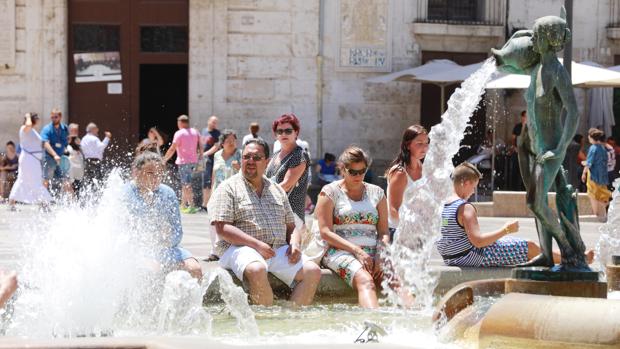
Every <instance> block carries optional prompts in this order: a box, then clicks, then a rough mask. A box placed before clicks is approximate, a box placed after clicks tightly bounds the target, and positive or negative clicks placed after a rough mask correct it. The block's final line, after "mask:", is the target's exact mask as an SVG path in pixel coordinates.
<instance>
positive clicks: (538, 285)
mask: <svg viewBox="0 0 620 349" xmlns="http://www.w3.org/2000/svg"><path fill="white" fill-rule="evenodd" d="M565 17H566V13H565V11H564V9H562V14H561V17H555V16H547V17H542V18H539V19H537V20H536V21H535V23H534V28H533V30H520V31H518V32H516V33H515V34H514V35H513V36H512V37H511V39H510V40H509V41H508V42H507V43H506V45H504V47H503V48H502V49H501V50H494V49H492V52H493V55H494V56H495V59H496V63H497V65H498V67H499V68H500V69H502V70H506V71H509V72H512V73H520V74H527V75H530V77H531V82H530V86H529V88H528V90H527V92H526V97H525V98H526V102H527V105H528V121H527V125H526V126H524V128H523V131H522V133H521V136H520V137H519V140H518V152H519V164H520V169H521V174H522V177H523V180H524V184H525V187H526V191H527V205H528V208H530V210H531V211H532V212H533V213H534V215H535V217H536V228H537V231H538V236H539V240H540V244H541V250H542V253H541V255H539V256H537V257H535V258H534V259H532V260H531V261H530V262H528V263H526V265H527V266H534V267H525V268H523V267H522V268H515V269H513V278H512V279H506V280H482V281H479V282H477V283H469V284H467V283H466V284H461V285H459V286H457V287H455V288H454V289H453V290H452V291H450V292H449V293H448V294H447V295H446V297H445V298H444V299H443V300H442V301H441V302H440V304H439V306H438V312H437V313H436V314H435V316H434V318H435V319H437V320H440V319H441V318H442V317H446V318H449V320H450V318H451V320H450V321H449V323H452V324H451V326H456V327H459V326H460V327H466V328H469V329H473V330H472V331H473V332H475V333H476V334H475V336H476V337H477V338H478V345H479V347H481V348H492V347H504V346H508V347H511V348H529V347H534V346H538V345H539V344H540V343H541V341H543V342H545V344H544V346H545V347H549V348H552V347H553V348H556V347H557V348H561V347H566V346H569V347H579V348H602V347H609V348H611V347H614V348H616V347H618V345H620V319H619V318H618V317H617V316H616V315H613V314H615V313H617V312H618V311H620V302H619V301H614V300H607V299H604V298H606V297H607V285H606V283H605V282H602V281H599V273H598V272H597V271H592V270H591V269H590V268H589V266H588V264H587V263H586V261H585V256H584V251H585V245H584V243H583V241H582V239H581V236H580V233H579V216H578V212H577V204H576V194H575V191H574V189H573V188H572V186H571V185H569V184H567V181H566V178H565V172H564V170H563V169H562V161H563V160H564V156H565V154H566V147H567V146H568V143H569V142H570V140H571V139H572V137H573V136H574V134H575V130H576V127H577V124H578V113H577V105H576V101H575V97H574V95H573V90H572V84H571V80H570V76H569V75H568V73H567V72H566V69H565V68H564V67H563V66H562V65H561V64H560V62H559V61H558V59H557V57H556V56H555V53H556V52H557V51H560V50H561V49H562V48H563V45H564V43H565V42H566V41H567V40H570V30H569V29H568V28H567V26H566V21H565ZM553 184H555V186H556V191H557V195H556V206H557V207H558V212H557V214H556V213H555V212H553V211H552V210H551V209H550V208H549V206H548V203H547V193H548V191H549V189H550V188H551V186H552V185H553ZM616 198H617V195H616ZM614 205H615V204H614ZM614 219H615V218H614ZM607 228H608V231H609V230H611V231H614V230H615V227H613V226H608V227H607ZM603 229H605V227H604V228H603ZM552 238H553V239H554V240H555V241H556V242H557V244H558V246H559V248H560V253H561V263H560V264H559V265H557V266H555V265H554V262H553V256H552V251H551V247H552ZM609 241H610V243H612V244H613V243H614V241H612V240H611V239H610V240H609ZM601 246H602V244H601V243H599V251H600V248H601ZM605 258H608V257H607V256H606V257H605ZM612 270H613V269H612ZM489 289H492V290H493V291H494V293H495V294H497V295H502V294H506V295H505V296H503V297H502V298H501V299H500V300H499V301H498V302H497V303H496V304H494V305H493V306H492V307H491V308H490V309H489V310H488V312H487V313H486V314H485V315H484V317H482V319H480V320H476V322H475V323H473V322H472V321H471V315H470V314H471V311H467V307H468V305H469V304H473V303H474V301H473V299H472V298H473V295H474V294H475V293H476V292H481V291H486V290H489ZM550 295H553V296H550ZM586 297H589V298H586ZM464 309H465V310H464ZM459 311H460V312H461V313H459Z"/></svg>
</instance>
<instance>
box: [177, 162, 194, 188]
mask: <svg viewBox="0 0 620 349" xmlns="http://www.w3.org/2000/svg"><path fill="white" fill-rule="evenodd" d="M195 168H196V164H182V165H179V180H180V181H181V184H184V185H186V184H191V183H192V173H193V172H194V169H195Z"/></svg>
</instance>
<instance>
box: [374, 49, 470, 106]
mask: <svg viewBox="0 0 620 349" xmlns="http://www.w3.org/2000/svg"><path fill="white" fill-rule="evenodd" d="M467 67H469V66H467ZM463 68H464V67H463V66H461V65H458V64H456V63H454V62H452V61H451V60H448V59H434V60H432V61H429V62H427V63H425V64H423V65H421V66H418V67H415V68H409V69H405V70H401V71H398V72H394V73H390V74H385V75H381V76H376V77H373V78H370V79H368V80H367V81H368V82H372V83H387V82H390V81H409V82H421V83H430V84H434V85H437V86H439V88H440V89H441V100H440V103H441V107H440V109H441V113H442V114H443V112H444V110H445V100H446V97H445V87H446V86H447V85H451V84H454V83H457V82H461V81H463V80H465V79H466V78H467V77H468V76H469V75H471V73H473V72H474V71H476V70H477V68H476V69H473V67H470V68H468V69H467V71H466V72H463V71H460V69H463ZM447 72H452V73H451V74H446V73H447Z"/></svg>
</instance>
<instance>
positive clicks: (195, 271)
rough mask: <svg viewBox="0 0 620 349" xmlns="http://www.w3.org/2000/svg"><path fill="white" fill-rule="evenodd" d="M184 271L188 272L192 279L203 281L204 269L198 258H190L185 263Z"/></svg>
mask: <svg viewBox="0 0 620 349" xmlns="http://www.w3.org/2000/svg"><path fill="white" fill-rule="evenodd" d="M182 268H183V270H185V271H187V272H188V273H189V274H190V275H191V276H192V277H194V278H196V279H198V280H200V279H202V268H201V267H200V263H198V261H197V260H196V258H193V257H192V258H188V259H186V260H184V261H183V266H182Z"/></svg>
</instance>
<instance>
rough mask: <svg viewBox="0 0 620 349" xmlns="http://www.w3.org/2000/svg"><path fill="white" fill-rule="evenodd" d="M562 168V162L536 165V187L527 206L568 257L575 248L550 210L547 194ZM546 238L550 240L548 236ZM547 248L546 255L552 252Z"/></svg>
mask: <svg viewBox="0 0 620 349" xmlns="http://www.w3.org/2000/svg"><path fill="white" fill-rule="evenodd" d="M560 166H561V162H559V160H548V161H547V162H546V163H544V164H535V165H534V178H533V179H532V183H535V185H536V186H535V187H534V188H531V190H530V192H528V201H527V205H528V207H529V208H530V210H532V212H533V213H534V215H536V217H537V218H538V219H539V220H540V222H541V224H542V227H543V228H544V231H545V233H550V234H549V235H552V236H553V237H554V238H555V240H556V241H557V243H558V246H559V247H560V250H561V251H562V252H563V253H566V255H567V256H568V255H574V250H573V247H572V246H571V245H570V243H569V242H568V239H567V237H566V234H565V233H564V231H563V230H562V228H561V226H560V222H559V218H558V216H557V215H556V213H555V212H554V211H553V210H551V208H549V204H548V202H547V193H548V192H549V188H550V187H551V184H552V183H553V180H555V176H556V175H557V171H558V170H559V167H560ZM551 176H552V177H551ZM549 178H552V180H549ZM545 235H548V234H545ZM544 238H545V239H548V237H547V236H545V237H544ZM545 239H543V237H541V239H540V240H541V241H546V240H545ZM546 248H548V247H545V246H543V253H545V254H546V253H548V252H550V251H545V249H546ZM547 256H548V258H549V257H551V258H552V255H550V254H547ZM551 258H549V259H551Z"/></svg>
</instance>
